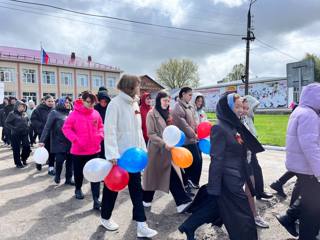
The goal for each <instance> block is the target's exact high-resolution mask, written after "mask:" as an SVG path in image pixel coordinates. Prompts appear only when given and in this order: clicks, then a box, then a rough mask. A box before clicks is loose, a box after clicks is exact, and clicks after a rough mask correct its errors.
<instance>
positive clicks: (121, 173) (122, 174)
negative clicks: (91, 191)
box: [104, 165, 129, 192]
mask: <svg viewBox="0 0 320 240" xmlns="http://www.w3.org/2000/svg"><path fill="white" fill-rule="evenodd" d="M128 183H129V173H128V172H127V171H126V170H124V169H123V168H121V167H119V166H117V165H114V166H113V167H112V169H111V171H110V173H109V174H108V175H107V176H106V177H105V178H104V184H105V185H106V187H107V188H109V189H110V190H111V191H114V192H119V191H121V190H122V189H124V188H125V187H126V186H127V185H128Z"/></svg>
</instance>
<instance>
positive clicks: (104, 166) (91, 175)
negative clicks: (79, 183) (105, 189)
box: [83, 158, 112, 182]
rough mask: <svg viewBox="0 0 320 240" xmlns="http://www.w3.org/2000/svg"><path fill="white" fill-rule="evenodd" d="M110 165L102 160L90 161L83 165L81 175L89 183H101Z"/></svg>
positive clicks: (109, 169)
mask: <svg viewBox="0 0 320 240" xmlns="http://www.w3.org/2000/svg"><path fill="white" fill-rule="evenodd" d="M111 168H112V163H111V162H110V161H107V160H105V159H102V158H94V159H91V160H90V161H88V162H87V163H86V165H84V168H83V175H84V177H85V178H86V179H87V180H88V181H89V182H101V181H103V179H104V178H105V177H106V176H107V175H108V174H109V172H110V171H111Z"/></svg>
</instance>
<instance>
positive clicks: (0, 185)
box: [0, 147, 293, 240]
mask: <svg viewBox="0 0 320 240" xmlns="http://www.w3.org/2000/svg"><path fill="white" fill-rule="evenodd" d="M258 158H259V159H260V163H261V165H262V167H263V170H264V175H265V181H266V186H268V185H269V184H270V183H271V182H272V181H273V180H274V179H276V178H277V177H278V176H280V174H282V173H283V172H284V170H285V169H284V152H277V151H267V152H265V153H263V154H260V155H259V156H258ZM29 161H30V162H31V161H32V160H31V159H30V160H29ZM208 166H209V159H208V158H205V161H204V168H203V175H202V179H201V181H202V183H205V182H206V179H207V171H208ZM63 181H64V179H62V182H63ZM292 186H293V183H292V182H291V183H289V184H287V189H286V190H287V191H288V190H289V188H292ZM83 190H84V193H85V199H84V200H82V201H79V200H76V199H75V198H74V189H73V188H72V187H70V186H65V185H63V184H61V185H59V186H57V185H55V184H54V182H53V178H52V177H49V176H48V175H47V167H44V169H43V170H42V171H41V172H38V171H36V169H35V165H34V163H30V164H29V165H28V167H26V168H24V169H16V168H14V167H13V160H12V152H11V151H10V150H9V149H8V148H4V147H1V148H0V239H1V240H3V239H8V240H9V239H10V240H13V239H14V240H16V239H18V240H24V239H30V240H36V239H41V240H43V239H50V240H53V239H59V240H60V239H70V240H71V239H72V240H74V239H81V240H82V239H90V240H95V239H114V240H119V239H126V240H131V239H136V232H135V227H136V225H135V223H134V222H132V221H131V201H130V198H129V197H128V191H127V190H125V191H123V192H121V193H120V194H119V197H118V201H117V204H116V209H115V211H114V215H113V218H114V220H115V221H116V222H117V223H119V225H120V229H119V230H118V231H116V232H108V231H106V230H105V229H104V228H102V227H101V226H99V213H97V212H95V211H93V210H92V201H91V194H90V187H89V184H88V183H85V185H84V188H83ZM288 201H289V199H287V200H283V199H280V198H277V197H274V198H273V199H272V200H271V201H269V202H258V206H259V210H260V212H261V214H262V215H263V216H264V217H265V218H266V219H267V220H268V221H270V229H267V230H259V236H260V239H262V240H280V239H290V236H289V235H288V234H287V233H286V232H285V230H283V229H282V228H281V227H280V226H279V224H278V223H277V222H276V221H275V218H274V214H275V213H277V212H283V211H284V210H285V209H286V207H287V205H288ZM186 216H187V215H185V214H182V215H181V214H177V213H176V209H175V204H174V202H173V199H172V196H171V195H167V194H161V193H157V195H156V199H155V201H154V202H153V205H152V208H151V211H147V218H148V221H149V225H150V226H151V227H154V228H155V229H157V230H158V231H159V235H158V236H157V237H156V238H154V239H181V240H182V239H184V237H183V236H182V235H180V234H179V233H178V232H177V231H176V229H177V226H178V225H179V223H181V222H182V221H183V220H184V219H185V218H186ZM197 237H198V239H212V240H215V239H216V240H217V239H219V240H223V239H228V237H227V236H226V234H225V232H224V230H223V229H222V230H221V229H213V228H211V227H210V226H209V225H205V226H202V227H201V228H200V229H199V230H198V231H197Z"/></svg>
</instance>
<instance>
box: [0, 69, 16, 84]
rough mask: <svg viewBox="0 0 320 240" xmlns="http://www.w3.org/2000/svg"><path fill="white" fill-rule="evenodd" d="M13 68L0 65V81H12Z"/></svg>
mask: <svg viewBox="0 0 320 240" xmlns="http://www.w3.org/2000/svg"><path fill="white" fill-rule="evenodd" d="M14 80H15V69H14V68H5V67H0V82H14Z"/></svg>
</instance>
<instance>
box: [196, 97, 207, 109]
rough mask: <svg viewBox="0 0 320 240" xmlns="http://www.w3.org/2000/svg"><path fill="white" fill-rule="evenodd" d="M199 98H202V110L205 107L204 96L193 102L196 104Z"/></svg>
mask: <svg viewBox="0 0 320 240" xmlns="http://www.w3.org/2000/svg"><path fill="white" fill-rule="evenodd" d="M199 98H202V106H201V108H204V107H205V106H206V103H205V100H204V96H202V95H199V96H197V97H196V99H195V100H194V102H195V103H196V102H197V100H198V99H199Z"/></svg>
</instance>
